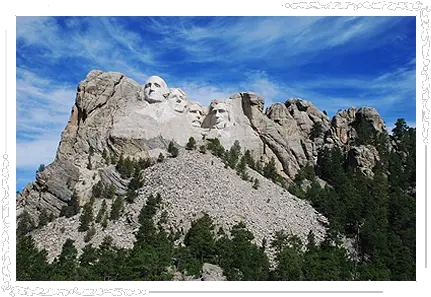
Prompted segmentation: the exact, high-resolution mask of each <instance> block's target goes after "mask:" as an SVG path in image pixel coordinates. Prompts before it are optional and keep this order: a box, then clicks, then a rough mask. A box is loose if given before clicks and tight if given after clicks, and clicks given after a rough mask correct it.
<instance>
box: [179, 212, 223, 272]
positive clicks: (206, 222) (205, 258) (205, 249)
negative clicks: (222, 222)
mask: <svg viewBox="0 0 431 297" xmlns="http://www.w3.org/2000/svg"><path fill="white" fill-rule="evenodd" d="M213 233H214V225H213V222H212V219H211V218H210V216H209V215H208V214H204V216H203V217H202V218H200V219H198V220H196V221H194V222H192V226H191V228H190V230H189V231H188V232H187V234H186V236H185V238H184V243H185V245H186V246H188V247H189V248H190V252H191V254H192V255H193V257H194V258H196V259H198V260H199V261H200V263H202V264H203V263H204V262H211V261H212V260H213V258H214V256H215V251H214V249H215V240H214V235H213Z"/></svg>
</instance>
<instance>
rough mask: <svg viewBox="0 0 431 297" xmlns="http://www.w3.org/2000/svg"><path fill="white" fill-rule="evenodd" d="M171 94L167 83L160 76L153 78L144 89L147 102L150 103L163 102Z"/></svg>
mask: <svg viewBox="0 0 431 297" xmlns="http://www.w3.org/2000/svg"><path fill="white" fill-rule="evenodd" d="M168 94H169V89H168V86H167V85H166V83H165V81H164V80H163V79H162V78H161V77H158V76H151V77H150V78H149V79H148V81H147V83H146V84H145V87H144V95H145V100H147V101H148V102H149V103H156V102H163V101H165V100H166V97H167V95H168Z"/></svg>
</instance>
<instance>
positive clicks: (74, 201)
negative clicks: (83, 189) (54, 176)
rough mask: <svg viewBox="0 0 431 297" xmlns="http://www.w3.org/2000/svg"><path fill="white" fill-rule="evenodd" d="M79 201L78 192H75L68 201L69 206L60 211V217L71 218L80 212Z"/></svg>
mask: <svg viewBox="0 0 431 297" xmlns="http://www.w3.org/2000/svg"><path fill="white" fill-rule="evenodd" d="M79 210H80V207H79V201H78V195H77V194H76V192H73V194H72V197H71V198H70V200H69V201H67V206H66V205H65V206H63V207H62V208H61V211H60V217H63V216H64V217H66V218H70V217H73V216H74V215H77V214H78V213H79Z"/></svg>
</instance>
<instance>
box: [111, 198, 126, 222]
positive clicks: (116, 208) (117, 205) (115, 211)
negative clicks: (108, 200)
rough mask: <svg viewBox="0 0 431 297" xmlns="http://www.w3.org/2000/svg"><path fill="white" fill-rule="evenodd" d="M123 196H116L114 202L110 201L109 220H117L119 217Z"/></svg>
mask: <svg viewBox="0 0 431 297" xmlns="http://www.w3.org/2000/svg"><path fill="white" fill-rule="evenodd" d="M123 204H124V202H123V197H121V196H118V197H117V198H116V199H115V200H114V203H112V208H111V213H110V219H111V220H114V221H115V220H118V219H119V218H120V214H121V211H122V209H123Z"/></svg>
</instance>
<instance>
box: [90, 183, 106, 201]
mask: <svg viewBox="0 0 431 297" xmlns="http://www.w3.org/2000/svg"><path fill="white" fill-rule="evenodd" d="M103 189H104V186H103V184H102V181H100V180H99V181H98V182H97V184H95V185H94V186H93V188H92V189H91V193H92V194H93V197H96V198H100V197H101V196H102V194H103Z"/></svg>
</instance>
